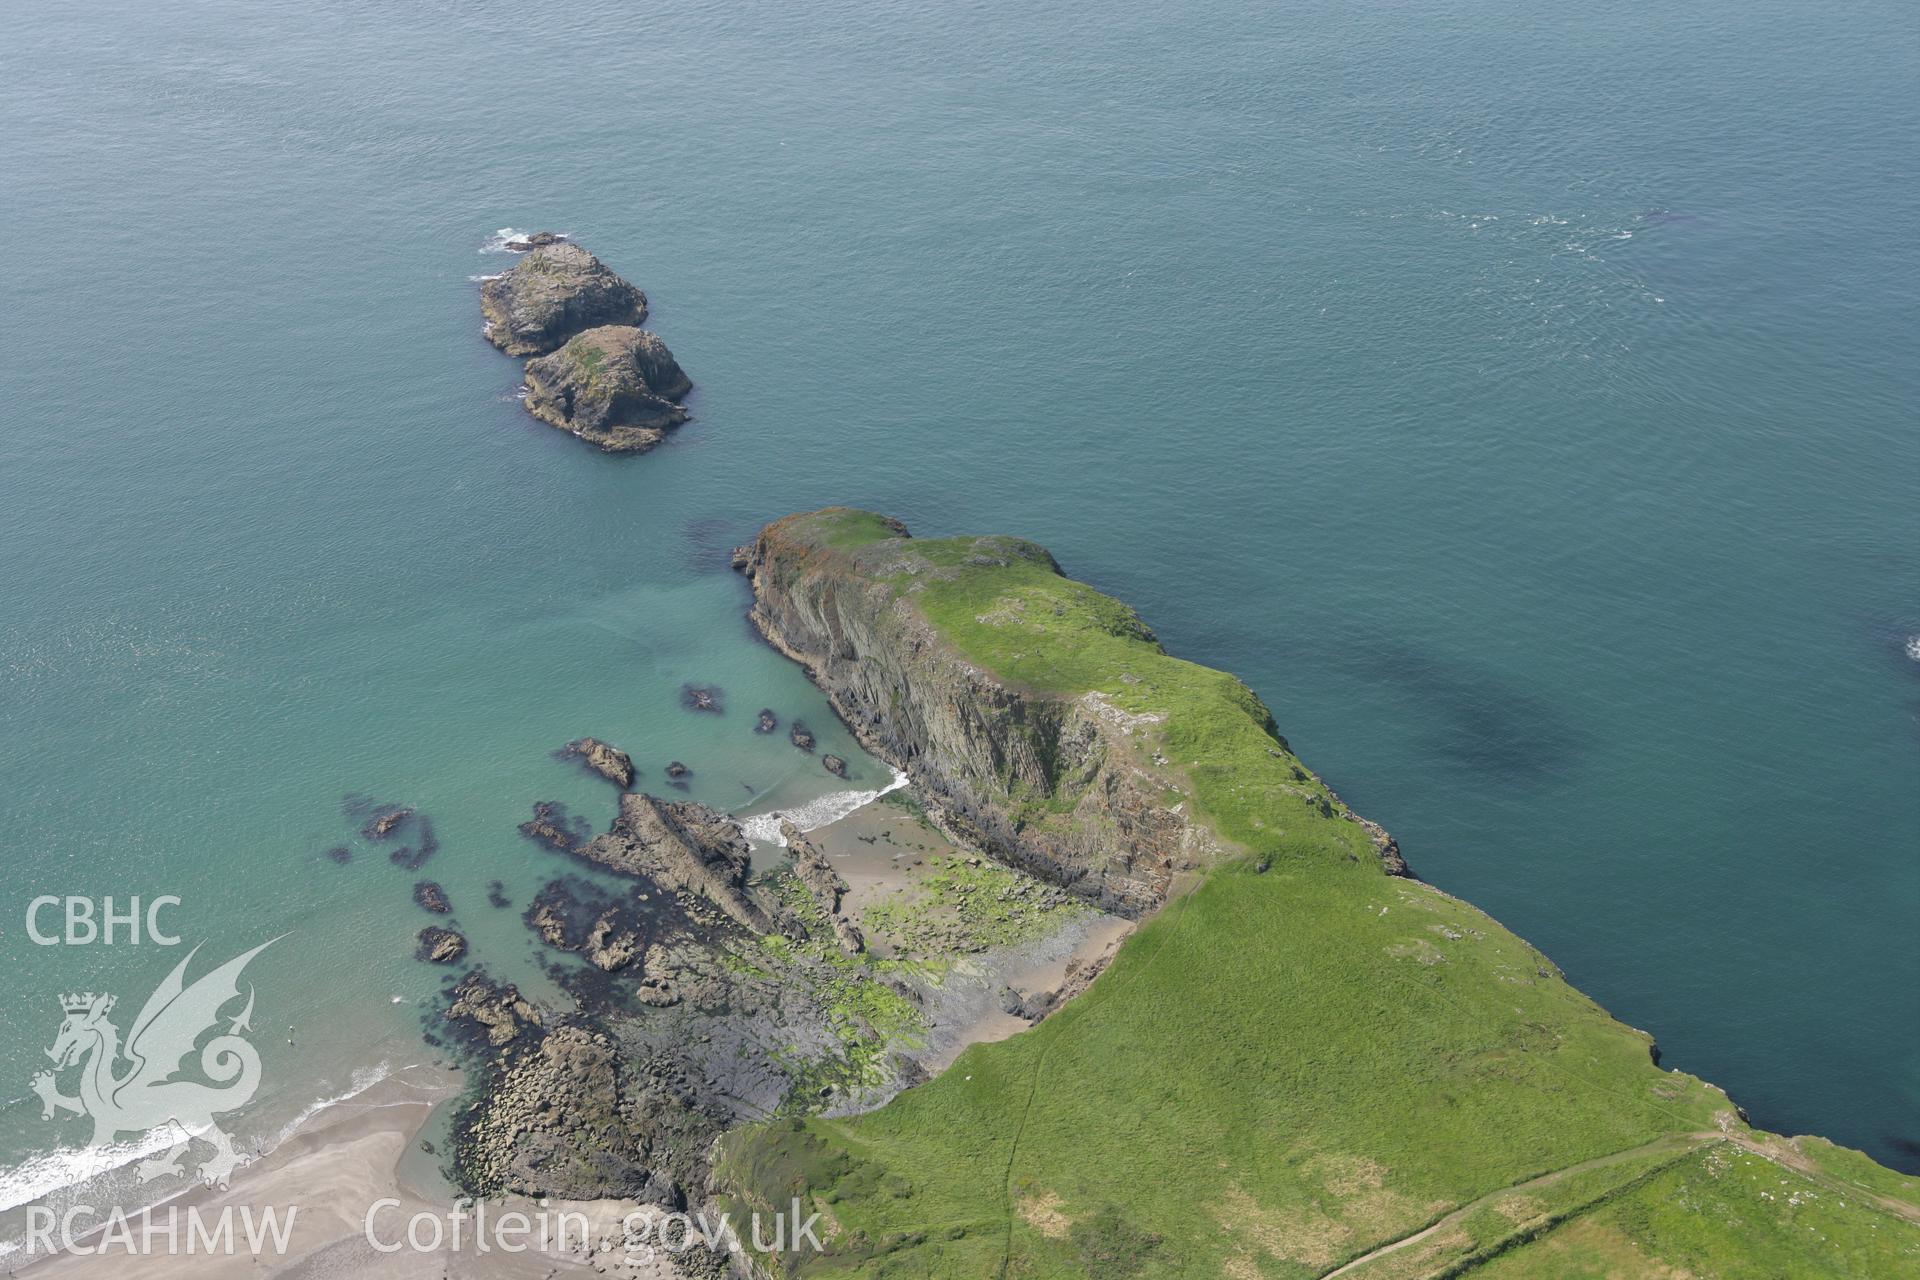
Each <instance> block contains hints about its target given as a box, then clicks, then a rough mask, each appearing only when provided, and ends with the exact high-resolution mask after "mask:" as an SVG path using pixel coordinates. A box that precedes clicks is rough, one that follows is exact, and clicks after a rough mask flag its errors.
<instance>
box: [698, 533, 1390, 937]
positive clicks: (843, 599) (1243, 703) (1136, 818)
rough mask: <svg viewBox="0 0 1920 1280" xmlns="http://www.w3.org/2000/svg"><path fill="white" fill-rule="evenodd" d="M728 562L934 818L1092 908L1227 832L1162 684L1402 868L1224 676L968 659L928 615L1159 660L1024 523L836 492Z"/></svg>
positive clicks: (1170, 877)
mask: <svg viewBox="0 0 1920 1280" xmlns="http://www.w3.org/2000/svg"><path fill="white" fill-rule="evenodd" d="M734 564H735V567H736V568H737V569H739V570H740V571H741V572H742V573H744V574H745V575H746V576H747V578H748V579H749V580H750V581H751V582H752V584H753V593H754V605H753V611H752V614H751V617H752V619H753V622H754V624H755V625H756V626H757V627H758V628H759V630H760V632H761V634H762V635H763V636H765V637H766V638H767V640H768V641H769V642H770V643H771V644H772V645H773V646H774V647H775V648H777V649H779V650H780V651H781V652H783V653H785V654H787V655H788V656H789V657H791V658H793V659H795V660H796V661H798V662H800V663H801V664H803V665H804V666H805V667H806V668H807V670H808V672H809V673H810V674H811V675H812V677H813V679H814V680H815V681H816V682H817V683H818V684H819V685H820V687H821V688H822V689H823V690H824V691H825V692H826V694H827V696H828V697H829V698H830V699H831V700H832V702H833V705H834V709H835V710H837V711H838V712H839V713H840V715H841V716H842V717H843V718H844V719H845V720H846V721H847V723H848V724H849V725H851V726H852V727H853V729H854V731H855V732H856V733H857V734H858V735H859V736H860V737H861V739H862V741H863V742H864V743H865V745H866V746H867V747H868V748H869V749H870V750H872V751H874V752H876V753H877V754H879V755H881V756H884V757H885V758H887V759H888V760H890V761H892V762H894V763H895V764H897V765H898V766H899V767H901V768H903V769H905V770H906V771H907V773H908V774H909V775H910V776H911V777H912V779H913V782H914V784H915V786H916V787H917V788H918V790H919V793H920V794H921V796H922V797H923V798H924V799H925V800H926V801H927V802H928V804H929V808H930V811H931V812H933V813H934V816H936V818H937V819H938V820H939V821H941V822H942V824H943V825H945V826H947V827H948V828H949V829H951V830H952V831H953V833H954V834H955V835H956V836H957V837H959V838H962V839H964V840H966V841H968V842H970V843H973V844H977V845H979V846H981V847H982V848H985V849H987V850H988V851H990V852H992V853H993V854H994V855H995V856H996V857H999V858H1001V859H1003V860H1005V861H1006V862H1008V863H1010V864H1012V865H1015V866H1019V867H1022V868H1024V869H1026V870H1028V871H1031V872H1033V873H1034V874H1036V875H1039V876H1042V877H1044V878H1046V879H1048V880H1050V881H1052V882H1054V883H1056V884H1059V885H1062V886H1065V887H1066V888H1069V889H1071V890H1073V891H1074V892H1076V893H1079V894H1081V895H1083V896H1084V897H1086V898H1087V899H1089V900H1091V901H1093V902H1096V903H1098V904H1099V905H1100V906H1102V907H1104V908H1106V909H1108V910H1111V911H1115V912H1118V913H1121V914H1124V915H1133V916H1138V915H1140V914H1141V913H1143V912H1146V911H1149V910H1151V909H1153V908H1154V907H1157V906H1158V905H1159V904H1160V903H1161V902H1163V901H1164V900H1165V899H1166V897H1167V895H1168V893H1169V892H1170V891H1171V889H1172V888H1173V886H1174V883H1175V880H1176V878H1177V877H1178V876H1179V875H1180V874H1181V873H1183V872H1191V871H1197V870H1201V869H1204V868H1205V867H1208V866H1210V865H1212V864H1214V863H1215V862H1217V861H1218V860H1219V859H1220V858H1221V857H1222V856H1223V855H1226V854H1228V853H1231V852H1236V851H1237V850H1236V849H1234V848H1232V847H1231V846H1230V845H1228V844H1227V843H1226V842H1224V841H1223V840H1222V839H1221V837H1220V836H1219V835H1218V834H1217V831H1216V828H1215V826H1214V825H1213V824H1211V823H1208V822H1204V821H1198V820H1196V813H1195V803H1196V795H1195V779H1194V778H1193V777H1192V776H1191V774H1190V769H1191V767H1192V765H1191V763H1190V762H1189V761H1187V760H1184V759H1183V758H1182V753H1181V752H1180V749H1179V748H1180V745H1181V744H1180V743H1179V742H1178V741H1177V739H1176V740H1172V741H1170V740H1169V738H1168V734H1167V732H1166V729H1167V724H1168V710H1169V709H1170V708H1171V706H1172V705H1173V704H1174V703H1179V704H1182V705H1195V704H1197V705H1199V706H1200V707H1202V708H1203V709H1204V710H1205V711H1206V712H1207V713H1208V715H1209V716H1210V717H1219V718H1220V720H1221V721H1222V724H1221V727H1222V728H1224V729H1229V730H1232V731H1233V732H1234V733H1235V734H1236V735H1237V736H1238V737H1239V738H1241V739H1243V740H1244V742H1245V745H1246V749H1247V750H1249V751H1251V752H1253V753H1255V754H1254V761H1255V764H1256V767H1257V768H1259V769H1260V771H1261V772H1262V773H1264V774H1265V775H1266V776H1267V779H1268V781H1269V783H1270V785H1271V786H1273V787H1275V788H1277V789H1278V790H1279V792H1280V793H1282V794H1284V795H1285V796H1287V797H1288V798H1290V799H1291V800H1292V801H1293V802H1295V803H1297V804H1300V805H1304V806H1306V807H1308V808H1310V809H1312V810H1315V811H1319V812H1321V813H1324V814H1333V813H1339V814H1341V815H1343V816H1347V817H1351V818H1352V819H1353V821H1354V822H1355V824H1356V828H1357V831H1358V832H1359V833H1363V835H1364V839H1362V840H1361V841H1359V842H1357V843H1360V844H1367V843H1371V844H1372V846H1373V851H1374V853H1375V855H1376V856H1378V857H1379V858H1380V859H1381V862H1382V864H1383V866H1385V867H1386V869H1387V870H1388V871H1390V872H1392V873H1394V874H1400V875H1404V874H1406V863H1405V862H1404V861H1403V860H1402V859H1401V857H1400V853H1399V849H1398V847H1397V846H1396V845H1395V844H1394V842H1393V840H1392V839H1391V837H1389V836H1388V835H1387V834H1386V832H1384V831H1382V830H1381V829H1380V828H1378V827H1377V826H1375V825H1373V824H1372V823H1368V822H1365V821H1364V820H1363V819H1360V818H1359V817H1358V816H1357V815H1353V814H1351V813H1350V812H1349V811H1348V810H1347V809H1346V808H1345V806H1343V805H1342V804H1341V803H1340V800H1339V798H1338V797H1337V796H1335V795H1334V794H1333V792H1332V791H1331V790H1329V789H1328V788H1327V787H1326V785H1325V784H1324V783H1322V782H1321V781H1320V780H1319V779H1318V778H1316V777H1315V776H1313V774H1311V773H1310V772H1308V770H1307V769H1306V768H1305V767H1304V766H1303V765H1302V764H1301V763H1300V761H1299V760H1298V759H1297V758H1295V757H1294V755H1293V753H1292V751H1291V750H1290V749H1289V748H1288V746H1287V743H1286V740H1285V739H1284V738H1282V737H1281V736H1280V735H1279V733H1278V731H1277V730H1276V729H1275V727H1274V722H1273V717H1272V715H1271V714H1270V713H1269V712H1268V711H1267V708H1266V707H1265V705H1264V704H1262V703H1261V701H1260V699H1259V698H1258V697H1256V696H1255V695H1254V693H1253V692H1252V691H1251V690H1250V689H1248V688H1247V687H1246V686H1245V685H1243V684H1241V683H1240V682H1239V681H1238V680H1235V679H1233V678H1232V677H1230V676H1227V675H1224V674H1223V673H1220V672H1214V671H1208V670H1207V669H1205V668H1201V667H1194V666H1191V664H1185V663H1181V664H1178V666H1179V667H1180V668H1181V669H1182V674H1186V675H1191V676H1194V677H1195V679H1194V680H1193V681H1192V683H1191V687H1173V685H1174V684H1177V683H1180V682H1168V681H1166V680H1165V679H1164V678H1163V672H1162V671H1161V670H1160V669H1159V668H1160V667H1161V665H1162V664H1160V663H1155V664H1140V669H1139V670H1138V671H1134V670H1129V669H1127V667H1126V666H1125V665H1124V664H1123V665H1120V666H1118V667H1115V668H1114V669H1112V670H1110V671H1105V672H1102V673H1101V678H1102V681H1103V682H1104V683H1105V684H1106V685H1107V687H1104V688H1103V687H1095V688H1090V689H1078V688H1074V687H1072V686H1071V683H1070V682H1062V681H1061V679H1060V677H1061V676H1062V675H1066V674H1069V673H1063V672H1060V671H1058V670H1057V669H1055V668H1051V667H1050V668H1048V669H1046V670H1039V669H1036V670H1035V671H1034V672H1033V673H1032V674H1033V682H1031V683H1022V682H1016V681H1012V680H1008V679H1003V678H1002V677H1000V676H998V675H996V674H994V673H993V672H991V671H989V670H987V669H986V668H985V667H984V666H983V665H981V664H980V663H978V662H975V661H972V660H970V659H969V657H968V656H967V655H966V654H965V653H964V652H963V651H962V650H961V649H960V648H959V647H958V646H957V645H956V644H954V643H953V642H952V641H951V639H949V636H950V635H951V634H952V631H951V630H950V629H948V630H945V631H943V628H950V626H951V624H952V623H953V622H955V621H958V622H959V623H960V624H961V626H962V627H963V628H965V629H966V630H969V631H970V632H972V633H973V634H974V636H975V638H977V639H980V640H981V641H982V642H983V643H987V644H990V645H994V646H1004V645H1006V644H1009V643H1010V644H1012V645H1013V646H1015V648H1016V651H1017V646H1018V645H1019V644H1020V643H1021V638H1022V637H1023V636H1031V637H1033V638H1034V639H1035V641H1036V642H1039V641H1040V640H1042V639H1043V638H1045V639H1047V640H1048V642H1049V643H1051V642H1053V641H1057V640H1058V639H1059V637H1060V636H1061V635H1062V634H1068V635H1070V634H1072V633H1074V632H1081V633H1084V635H1085V636H1086V638H1088V639H1089V640H1092V639H1096V638H1114V639H1119V640H1121V641H1131V642H1137V643H1139V644H1140V645H1142V646H1143V647H1144V648H1145V649H1146V650H1147V651H1148V652H1150V653H1151V654H1153V655H1156V656H1158V657H1161V658H1162V659H1163V660H1164V651H1163V650H1161V649H1160V647H1159V644H1158V642H1157V641H1156V640H1155V639H1154V636H1153V633H1152V632H1151V631H1150V630H1148V628H1147V627H1146V625H1145V624H1144V623H1142V622H1141V621H1140V619H1139V617H1138V616H1136V615H1135V614H1134V613H1133V611H1132V610H1131V609H1128V608H1127V607H1126V606H1124V605H1121V604H1119V603H1118V602H1116V601H1113V600H1111V599H1109V598H1108V597H1105V596H1101V595H1099V594H1098V593H1097V592H1095V591H1093V590H1092V589H1091V588H1088V587H1084V586H1082V584H1079V583H1074V582H1071V581H1070V580H1068V579H1066V578H1065V577H1063V576H1061V574H1060V567H1059V565H1058V564H1056V563H1055V562H1054V559H1053V557H1052V556H1051V555H1049V554H1048V553H1047V551H1046V550H1045V549H1044V548H1042V547H1039V546H1037V545H1035V544H1034V543H1031V542H1025V541H1022V540H1020V539H1017V538H1004V537H986V538H972V539H960V540H946V541H942V542H940V543H933V544H929V543H919V542H915V541H914V540H913V539H912V537H911V535H910V534H909V533H908V531H907V529H906V526H904V525H902V524H901V523H900V522H898V521H896V520H890V519H887V518H885V517H881V516H875V515H871V514H868V513H865V512H854V511H849V510H845V509H837V508H836V509H829V510H827V511H821V512H812V513H808V514H804V515H796V516H789V517H788V518H786V519H784V520H781V521H779V522H777V523H775V524H772V525H769V526H767V527H766V528H765V529H764V530H762V531H761V533H760V536H759V537H758V538H757V539H755V540H754V541H753V542H752V543H751V544H749V545H748V546H745V547H742V548H740V549H739V550H738V551H737V552H736V553H735V557H734ZM981 569H986V570H993V571H995V573H994V579H995V588H994V592H993V594H992V596H991V598H988V597H987V596H984V595H983V596H982V597H981V598H980V599H979V600H978V601H974V602H972V603H971V604H970V603H969V600H970V595H969V592H968V590H967V585H968V583H967V580H968V578H969V577H970V576H973V572H974V571H977V570H981ZM1032 579H1040V580H1043V586H1044V590H1035V591H1032V592H1024V593H1023V592H1022V591H1021V590H1020V587H1019V585H1018V584H1020V583H1021V582H1023V581H1028V580H1032ZM1009 582H1011V583H1013V584H1014V587H1013V589H1012V590H1011V591H1003V590H1001V588H1002V587H1004V586H1006V585H1007V584H1008V583H1009ZM930 588H938V589H939V590H938V591H937V593H936V594H938V595H939V596H941V597H942V598H941V600H940V602H939V604H938V605H937V606H936V607H937V608H938V610H939V611H940V612H941V613H942V614H943V615H955V616H951V617H950V616H943V617H942V618H941V620H940V625H938V626H937V625H936V624H935V622H934V621H933V620H932V619H930V618H929V616H928V614H927V612H926V609H925V607H924V606H925V605H926V603H927V602H928V600H929V598H930V597H929V589H930ZM1063 596H1064V599H1062V598H1061V597H1063ZM975 604H977V605H978V608H979V610H980V612H977V613H972V614H971V615H969V613H968V610H969V609H970V608H972V607H974V605H975ZM956 610H957V613H956ZM1036 647H1038V646H1037V644H1036Z"/></svg>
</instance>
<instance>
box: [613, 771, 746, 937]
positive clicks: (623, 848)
mask: <svg viewBox="0 0 1920 1280" xmlns="http://www.w3.org/2000/svg"><path fill="white" fill-rule="evenodd" d="M578 853H579V855H580V856H581V857H583V858H585V859H587V860H588V861H590V862H596V863H599V864H600V865H601V866H604V867H607V868H608V869H610V870H613V871H618V872H621V873H622V874H625V875H634V876H642V877H645V878H646V879H648V880H651V881H653V883H655V884H657V885H659V886H660V887H661V888H662V889H665V890H668V891H670V892H673V891H678V892H685V893H689V894H692V895H694V896H696V897H699V898H704V899H706V900H707V901H708V902H711V903H712V904H713V905H715V906H717V907H719V908H720V910H722V911H724V912H725V913H726V914H727V915H728V916H730V917H731V918H732V919H733V920H734V921H736V922H737V923H739V924H740V925H742V926H744V927H745V928H748V929H751V930H752V931H753V932H754V933H756V934H763V933H767V932H769V931H771V930H772V929H773V927H774V921H773V918H772V916H771V915H770V914H769V913H768V912H767V911H766V910H765V909H764V908H763V907H762V906H761V905H760V904H759V903H757V902H755V901H754V900H753V899H752V898H751V897H749V896H748V894H747V890H746V885H747V867H748V857H749V850H748V846H747V840H746V837H745V836H743V835H742V834H741V833H740V826H739V824H738V823H736V822H734V820H733V819H732V818H729V817H727V816H726V815H725V814H723V813H721V812H720V811H719V810H717V809H710V808H708V807H707V806H706V805H703V804H698V803H695V802H694V801H691V800H683V801H678V802H672V803H670V802H667V801H663V800H656V799H654V798H653V797H652V796H650V795H646V794H644V793H642V792H628V793H627V794H625V795H623V796H621V797H620V816H619V817H617V818H615V819H614V822H613V827H612V829H611V830H609V831H608V832H607V833H606V834H605V835H602V836H596V837H594V839H592V840H591V841H589V842H588V843H587V844H586V845H585V846H584V847H582V848H581V849H579V850H578Z"/></svg>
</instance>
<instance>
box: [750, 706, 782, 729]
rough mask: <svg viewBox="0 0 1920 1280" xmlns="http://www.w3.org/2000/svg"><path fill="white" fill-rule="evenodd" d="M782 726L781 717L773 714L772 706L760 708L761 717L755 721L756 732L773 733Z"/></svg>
mask: <svg viewBox="0 0 1920 1280" xmlns="http://www.w3.org/2000/svg"><path fill="white" fill-rule="evenodd" d="M779 727H780V717H779V716H776V715H775V714H773V708H772V707H762V708H760V715H759V718H758V719H756V720H755V721H754V722H753V731H754V732H755V733H772V732H773V731H774V730H775V729H778V728H779Z"/></svg>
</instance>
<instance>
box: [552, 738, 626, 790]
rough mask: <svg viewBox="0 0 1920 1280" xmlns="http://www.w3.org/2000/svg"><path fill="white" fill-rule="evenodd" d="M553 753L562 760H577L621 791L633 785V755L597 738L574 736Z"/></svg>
mask: <svg viewBox="0 0 1920 1280" xmlns="http://www.w3.org/2000/svg"><path fill="white" fill-rule="evenodd" d="M554 754H555V755H557V756H559V757H560V758H561V759H562V760H569V759H577V760H579V761H580V762H581V763H583V764H585V765H586V766H587V768H589V769H591V770H593V771H594V772H595V773H597V774H599V775H600V776H601V777H603V778H605V779H606V780H607V781H608V782H611V783H612V784H613V785H614V786H616V787H619V788H620V789H621V790H623V791H624V790H625V789H626V788H628V787H630V786H632V785H633V779H634V771H633V757H631V756H629V755H628V754H627V753H626V752H624V751H622V750H620V748H618V747H616V746H613V745H611V744H610V743H605V742H602V741H600V739H598V738H575V739H574V740H573V741H572V742H569V743H568V744H567V745H566V746H564V747H562V748H560V750H558V751H556V752H554Z"/></svg>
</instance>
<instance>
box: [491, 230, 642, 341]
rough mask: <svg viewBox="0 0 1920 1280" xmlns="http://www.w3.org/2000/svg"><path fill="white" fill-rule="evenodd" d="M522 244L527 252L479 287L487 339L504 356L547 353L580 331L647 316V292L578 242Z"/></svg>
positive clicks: (558, 241)
mask: <svg viewBox="0 0 1920 1280" xmlns="http://www.w3.org/2000/svg"><path fill="white" fill-rule="evenodd" d="M526 243H527V244H528V247H529V252H528V253H527V256H526V257H524V258H522V259H521V260H520V261H519V262H517V263H515V264H514V266H513V269H512V270H511V271H508V272H506V273H505V274H504V275H500V276H496V277H495V278H494V279H492V280H489V281H487V282H486V283H485V284H483V285H482V286H481V287H480V311H481V314H483V315H484V316H486V318H487V327H486V334H487V341H489V342H491V343H493V345H494V346H496V347H498V348H500V349H501V350H502V351H504V352H506V353H507V354H508V355H510V356H538V355H545V354H546V353H547V352H549V351H553V350H556V349H557V348H558V347H560V346H561V344H563V343H565V342H566V341H567V339H569V338H571V337H573V336H574V335H575V334H576V333H580V332H581V331H583V330H586V329H591V328H594V327H596V326H598V325H608V324H616V325H618V324H639V323H640V322H641V321H642V320H645V319H646V318H647V295H646V294H644V293H642V292H640V290H638V289H636V288H634V287H633V286H632V285H630V284H628V283H627V282H626V281H625V280H622V279H621V278H620V277H619V276H617V275H615V274H614V273H613V272H612V271H610V270H608V269H607V267H606V266H605V265H604V264H602V263H601V261H600V259H598V258H596V257H594V256H593V255H592V254H590V253H588V252H587V251H586V250H585V249H582V248H581V247H580V246H579V245H577V244H574V243H572V242H571V241H567V240H558V239H556V240H552V241H549V242H547V243H534V242H533V241H531V240H530V241H528V242H526Z"/></svg>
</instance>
